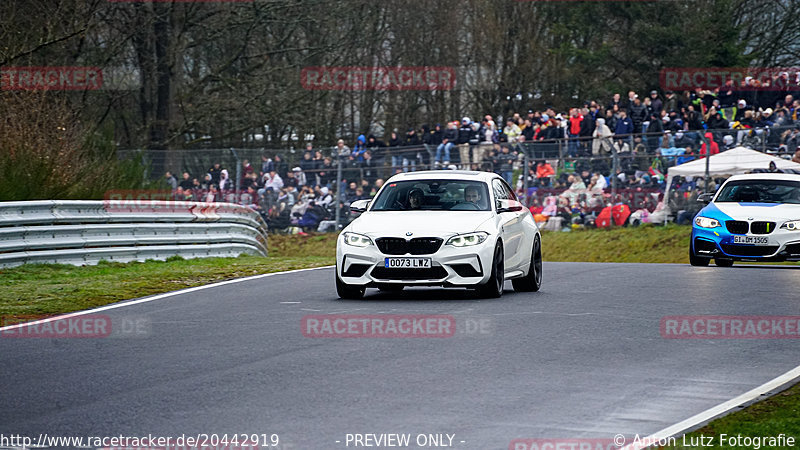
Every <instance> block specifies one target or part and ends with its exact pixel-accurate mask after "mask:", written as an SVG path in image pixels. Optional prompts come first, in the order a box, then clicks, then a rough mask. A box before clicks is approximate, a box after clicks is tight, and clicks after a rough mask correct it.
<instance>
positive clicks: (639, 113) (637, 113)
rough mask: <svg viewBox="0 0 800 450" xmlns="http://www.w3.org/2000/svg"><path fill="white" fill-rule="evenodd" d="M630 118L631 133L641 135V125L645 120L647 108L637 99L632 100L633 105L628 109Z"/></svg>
mask: <svg viewBox="0 0 800 450" xmlns="http://www.w3.org/2000/svg"><path fill="white" fill-rule="evenodd" d="M630 113H631V115H630V118H631V121H632V122H633V132H634V133H641V132H642V124H643V123H644V122H645V121H646V120H647V117H648V116H647V108H646V107H645V106H644V105H643V104H642V101H641V100H640V99H639V97H635V98H634V99H633V104H632V105H631V107H630Z"/></svg>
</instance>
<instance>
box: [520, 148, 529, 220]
mask: <svg viewBox="0 0 800 450" xmlns="http://www.w3.org/2000/svg"><path fill="white" fill-rule="evenodd" d="M522 153H523V155H524V156H525V157H524V158H523V166H522V195H524V196H525V208H530V206H531V205H530V202H529V201H528V164H530V158H529V157H528V145H527V143H523V144H522Z"/></svg>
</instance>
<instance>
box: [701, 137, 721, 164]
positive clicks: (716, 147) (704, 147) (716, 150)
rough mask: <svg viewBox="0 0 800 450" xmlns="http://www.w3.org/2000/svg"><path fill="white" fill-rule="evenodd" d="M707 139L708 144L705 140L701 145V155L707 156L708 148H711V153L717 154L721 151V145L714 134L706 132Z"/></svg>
mask: <svg viewBox="0 0 800 450" xmlns="http://www.w3.org/2000/svg"><path fill="white" fill-rule="evenodd" d="M705 136H706V140H707V141H708V142H709V143H708V144H706V143H705V142H703V145H702V146H701V147H700V157H701V158H705V156H706V154H708V152H709V150H708V148H709V147H710V148H711V153H710V154H711V155H716V154H717V153H719V145H717V143H716V142H715V141H714V135H713V134H712V133H711V132H710V131H709V132H707V133H706V134H705Z"/></svg>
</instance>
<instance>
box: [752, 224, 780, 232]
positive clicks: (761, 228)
mask: <svg viewBox="0 0 800 450" xmlns="http://www.w3.org/2000/svg"><path fill="white" fill-rule="evenodd" d="M773 231H775V222H753V223H751V224H750V232H751V233H753V234H770V233H772V232H773Z"/></svg>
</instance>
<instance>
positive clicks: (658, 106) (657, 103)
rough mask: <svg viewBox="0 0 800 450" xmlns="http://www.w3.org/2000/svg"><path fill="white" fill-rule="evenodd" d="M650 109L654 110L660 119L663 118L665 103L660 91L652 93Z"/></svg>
mask: <svg viewBox="0 0 800 450" xmlns="http://www.w3.org/2000/svg"><path fill="white" fill-rule="evenodd" d="M650 108H652V109H653V112H654V113H656V114H658V115H659V117H660V116H661V110H662V109H664V102H662V101H661V97H659V96H658V91H656V90H653V91H650Z"/></svg>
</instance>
